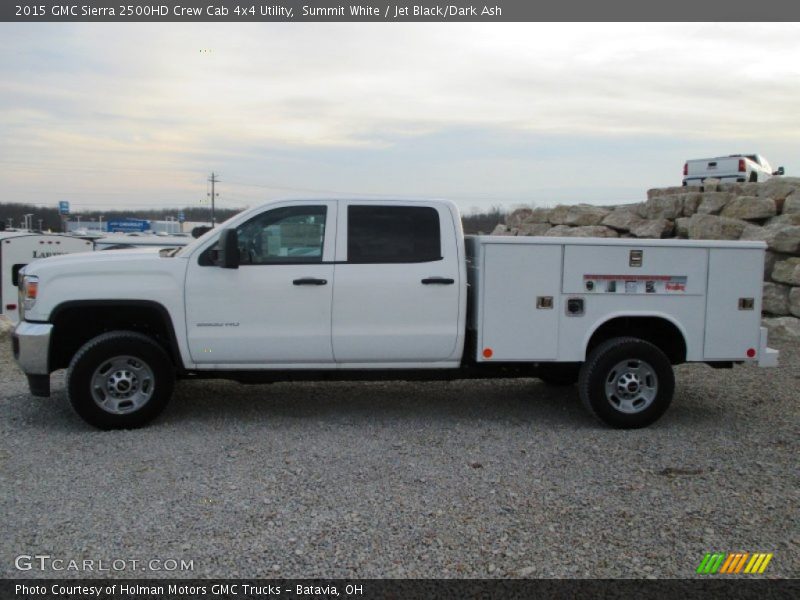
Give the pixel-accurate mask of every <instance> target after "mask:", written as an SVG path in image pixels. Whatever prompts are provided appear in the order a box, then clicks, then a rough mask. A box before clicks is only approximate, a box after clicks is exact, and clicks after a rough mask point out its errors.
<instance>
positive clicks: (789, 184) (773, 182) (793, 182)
mask: <svg viewBox="0 0 800 600" xmlns="http://www.w3.org/2000/svg"><path fill="white" fill-rule="evenodd" d="M798 189H800V178H797V177H773V178H772V179H769V180H768V181H765V182H764V183H760V184H758V192H757V193H758V195H759V196H764V197H769V198H772V199H773V200H779V201H783V200H784V199H786V198H787V197H788V196H789V195H790V194H792V193H793V192H794V191H795V190H798Z"/></svg>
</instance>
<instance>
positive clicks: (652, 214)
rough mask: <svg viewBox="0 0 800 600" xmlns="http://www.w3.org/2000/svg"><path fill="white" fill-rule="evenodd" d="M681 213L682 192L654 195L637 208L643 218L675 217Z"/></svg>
mask: <svg viewBox="0 0 800 600" xmlns="http://www.w3.org/2000/svg"><path fill="white" fill-rule="evenodd" d="M682 213H683V194H670V195H668V196H655V197H654V198H650V199H649V200H648V201H647V202H645V203H644V205H643V206H642V207H641V208H640V210H639V216H640V217H642V218H644V219H676V218H678V217H680V216H681V214H682Z"/></svg>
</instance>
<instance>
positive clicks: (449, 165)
mask: <svg viewBox="0 0 800 600" xmlns="http://www.w3.org/2000/svg"><path fill="white" fill-rule="evenodd" d="M799 34H800V25H798V24H682V25H669V24H665V25H652V24H642V23H632V24H625V25H609V24H602V23H598V24H536V23H530V24H455V23H447V24H438V23H430V24H427V23H425V24H394V23H386V24H383V23H377V24H376V23H370V24H326V23H315V24H300V23H289V24H238V25H237V24H231V25H228V24H186V25H183V24H120V23H114V24H100V23H94V24H9V23H3V24H0V188H1V189H2V190H3V194H2V200H0V201H6V202H9V201H21V202H32V203H36V204H43V205H51V206H54V205H55V204H56V203H57V201H58V200H69V201H71V203H72V206H73V210H74V211H78V210H81V209H83V210H90V209H98V208H118V207H129V208H138V207H144V206H175V207H177V206H191V205H199V204H200V203H201V202H204V201H205V198H206V194H207V182H206V179H207V177H208V175H209V173H210V172H211V171H212V170H214V171H216V172H217V173H218V174H219V177H220V179H221V180H222V183H221V184H219V186H218V191H219V193H220V205H221V206H226V207H244V206H250V205H253V204H257V203H259V202H262V201H264V200H268V199H271V198H278V197H311V196H341V195H359V196H361V195H391V196H424V197H448V198H452V199H454V200H456V201H457V202H459V204H460V205H461V206H462V208H463V209H466V210H469V209H470V208H471V207H479V208H487V207H489V206H491V205H495V204H499V205H504V206H513V205H517V204H521V203H527V204H539V205H547V204H553V203H556V202H591V203H610V202H619V201H638V200H640V199H642V198H643V197H644V193H645V190H646V189H647V188H648V187H655V186H665V185H680V180H681V169H682V167H683V163H684V160H685V159H687V158H693V157H695V158H700V157H705V156H716V155H720V154H730V153H735V152H748V153H752V152H760V153H762V154H763V155H765V156H766V157H767V158H768V159H769V160H771V161H772V162H773V164H774V165H775V166H778V165H783V166H785V167H786V171H787V174H789V175H800V144H799V143H798V142H799V141H800V110H798V106H800V35H799Z"/></svg>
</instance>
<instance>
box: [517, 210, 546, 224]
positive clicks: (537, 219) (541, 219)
mask: <svg viewBox="0 0 800 600" xmlns="http://www.w3.org/2000/svg"><path fill="white" fill-rule="evenodd" d="M551 212H553V209H551V208H541V207H539V208H534V209H533V210H532V211H531V214H530V215H528V216H527V217H526V218H525V220H524V221H523V222H524V223H549V222H550V213H551Z"/></svg>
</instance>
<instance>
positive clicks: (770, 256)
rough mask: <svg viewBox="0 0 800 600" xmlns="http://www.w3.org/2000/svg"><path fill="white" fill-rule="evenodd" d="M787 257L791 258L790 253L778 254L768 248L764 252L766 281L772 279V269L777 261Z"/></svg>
mask: <svg viewBox="0 0 800 600" xmlns="http://www.w3.org/2000/svg"><path fill="white" fill-rule="evenodd" d="M787 258H790V256H789V255H788V254H778V253H777V252H773V251H772V250H767V251H766V252H765V253H764V281H772V270H773V269H774V268H775V263H776V262H778V261H781V260H786V259H787Z"/></svg>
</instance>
